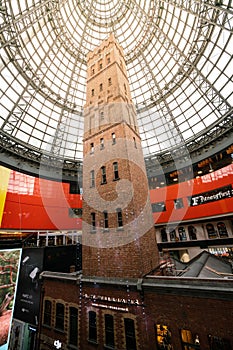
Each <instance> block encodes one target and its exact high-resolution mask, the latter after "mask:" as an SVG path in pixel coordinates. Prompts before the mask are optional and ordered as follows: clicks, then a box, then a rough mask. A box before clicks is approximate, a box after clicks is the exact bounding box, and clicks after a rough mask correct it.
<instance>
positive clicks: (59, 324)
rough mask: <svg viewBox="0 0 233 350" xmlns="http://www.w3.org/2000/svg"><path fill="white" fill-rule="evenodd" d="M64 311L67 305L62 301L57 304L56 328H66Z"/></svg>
mask: <svg viewBox="0 0 233 350" xmlns="http://www.w3.org/2000/svg"><path fill="white" fill-rule="evenodd" d="M64 313H65V307H64V305H63V304H61V303H57V304H56V323H55V328H57V329H60V330H62V331H63V330H64Z"/></svg>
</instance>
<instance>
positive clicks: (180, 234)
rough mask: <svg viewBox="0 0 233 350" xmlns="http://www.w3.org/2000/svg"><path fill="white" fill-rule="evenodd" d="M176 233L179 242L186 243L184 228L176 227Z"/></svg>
mask: <svg viewBox="0 0 233 350" xmlns="http://www.w3.org/2000/svg"><path fill="white" fill-rule="evenodd" d="M178 233H179V240H180V241H186V240H187V236H186V232H185V228H184V227H183V226H180V227H178Z"/></svg>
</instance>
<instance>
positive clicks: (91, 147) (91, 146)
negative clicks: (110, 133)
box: [90, 142, 94, 153]
mask: <svg viewBox="0 0 233 350" xmlns="http://www.w3.org/2000/svg"><path fill="white" fill-rule="evenodd" d="M90 153H94V143H93V142H91V144H90Z"/></svg>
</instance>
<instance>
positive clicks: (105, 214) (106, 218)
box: [104, 211, 108, 229]
mask: <svg viewBox="0 0 233 350" xmlns="http://www.w3.org/2000/svg"><path fill="white" fill-rule="evenodd" d="M104 228H105V229H107V228H108V212H107V211H104Z"/></svg>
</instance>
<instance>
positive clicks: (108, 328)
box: [104, 314, 115, 349]
mask: <svg viewBox="0 0 233 350" xmlns="http://www.w3.org/2000/svg"><path fill="white" fill-rule="evenodd" d="M104 324H105V345H106V346H108V347H110V348H111V349H113V348H114V345H115V342H114V320H113V316H112V315H108V314H106V315H104Z"/></svg>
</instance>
